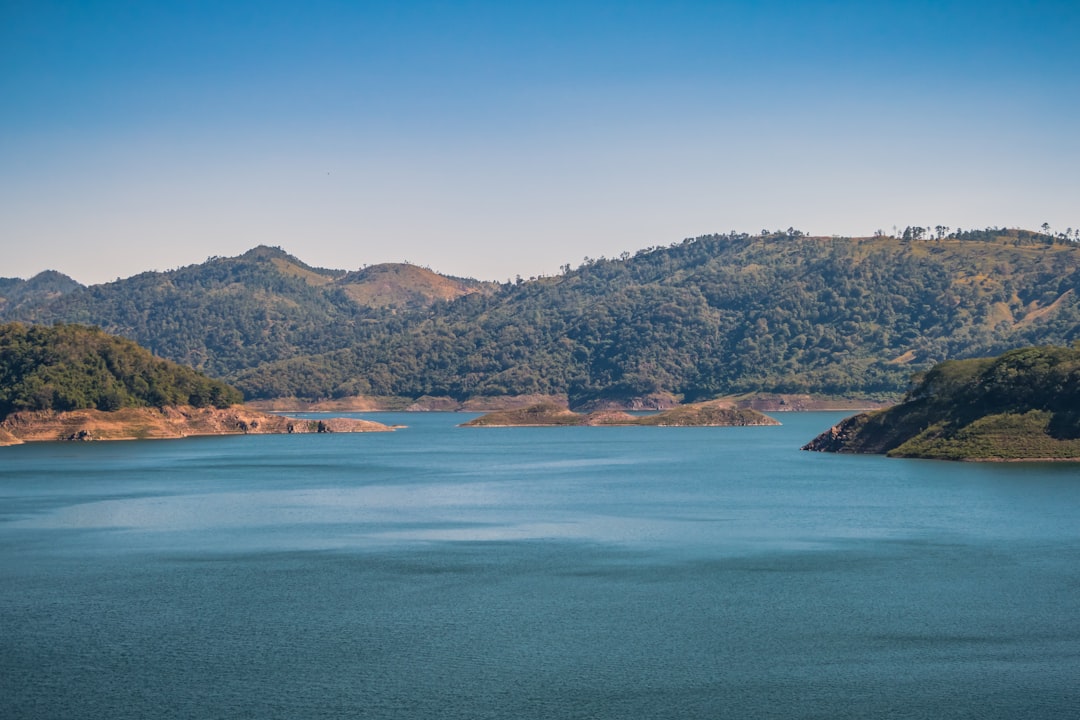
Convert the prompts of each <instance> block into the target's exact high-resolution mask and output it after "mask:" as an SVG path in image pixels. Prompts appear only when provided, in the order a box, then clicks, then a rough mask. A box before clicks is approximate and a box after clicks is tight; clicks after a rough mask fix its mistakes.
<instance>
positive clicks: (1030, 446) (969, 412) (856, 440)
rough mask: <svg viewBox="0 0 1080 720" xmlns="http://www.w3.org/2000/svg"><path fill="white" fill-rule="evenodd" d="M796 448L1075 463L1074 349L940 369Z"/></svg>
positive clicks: (1079, 389)
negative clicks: (895, 400) (882, 406)
mask: <svg viewBox="0 0 1080 720" xmlns="http://www.w3.org/2000/svg"><path fill="white" fill-rule="evenodd" d="M803 449H804V450H820V451H826V452H855V453H886V454H889V455H893V456H897V457H923V458H935V459H942V460H1023V459H1026V460H1047V459H1059V460H1060V459H1069V460H1076V459H1078V458H1080V350H1076V349H1071V348H1063V347H1033V348H1020V349H1017V350H1011V351H1009V352H1007V353H1005V354H1003V355H1001V356H1000V357H997V358H975V359H969V360H954V361H949V362H944V363H941V364H939V365H937V366H935V367H934V368H933V369H932V370H930V371H929V372H927V373H926V374H925V376H924V377H922V378H920V380H919V382H918V383H917V384H916V385H915V386H914V387H913V388H912V390H911V391H910V392H909V393H908V395H907V397H906V398H905V399H904V402H902V403H900V404H899V405H896V406H894V407H891V408H888V409H887V410H881V411H878V412H874V413H865V414H862V415H856V416H854V417H851V418H848V419H847V420H844V421H843V422H842V423H840V424H839V425H837V426H836V427H834V428H832V429H831V430H829V431H827V432H825V433H822V434H821V435H819V436H818V437H817V438H815V439H814V440H813V441H812V442H810V443H809V444H808V445H806V446H805V447H804V448H803Z"/></svg>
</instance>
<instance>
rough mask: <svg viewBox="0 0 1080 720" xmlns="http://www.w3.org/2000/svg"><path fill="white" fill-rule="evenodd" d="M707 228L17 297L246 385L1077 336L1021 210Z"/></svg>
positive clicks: (860, 356)
mask: <svg viewBox="0 0 1080 720" xmlns="http://www.w3.org/2000/svg"><path fill="white" fill-rule="evenodd" d="M898 235H899V236H898V237H887V236H884V235H879V236H875V237H872V238H835V237H833V238H823V237H807V236H805V235H804V234H803V233H801V232H798V231H796V230H793V229H789V230H788V231H783V232H762V233H761V234H760V235H754V236H751V235H746V234H740V233H730V234H726V235H707V236H702V237H698V238H694V239H690V240H686V241H684V242H681V243H676V244H674V245H672V246H670V247H654V248H649V249H646V250H642V251H641V252H638V253H637V254H635V255H631V254H630V253H624V254H623V255H622V256H621V257H619V258H617V259H604V258H601V259H598V260H593V259H586V261H585V262H584V263H583V264H582V265H581V266H580V267H578V268H577V269H576V270H572V269H571V268H570V267H569V266H565V267H564V269H563V273H562V274H561V275H559V276H556V277H541V278H533V279H530V280H522V281H518V282H514V283H506V284H503V285H493V284H484V283H477V282H476V281H466V280H460V279H453V278H444V277H442V276H438V275H435V274H434V273H431V272H430V271H423V270H422V269H420V268H415V267H413V266H375V267H374V268H369V269H366V270H364V271H360V272H356V273H346V272H344V271H337V270H326V269H321V268H312V267H309V266H306V265H304V264H303V263H301V262H300V261H299V260H297V259H296V258H293V257H291V256H289V255H287V254H286V253H284V252H283V251H281V250H278V249H273V248H265V247H264V248H256V249H255V250H252V251H250V252H248V253H246V254H244V255H243V256H240V257H237V258H212V259H210V260H208V261H207V262H206V263H204V264H202V265H196V266H191V267H186V268H181V269H178V270H173V271H170V272H166V273H144V274H142V275H138V276H136V277H133V278H129V279H127V280H121V281H117V282H115V283H109V284H107V285H100V286H94V287H89V288H82V289H77V290H74V291H72V292H68V293H65V294H63V295H61V296H59V297H52V298H41V299H39V301H38V302H36V303H29V304H28V303H26V302H23V303H22V304H21V305H20V306H19V307H18V308H14V309H12V310H11V311H5V310H4V309H3V308H2V307H0V317H7V318H8V319H13V320H23V321H29V322H40V323H51V322H82V323H92V324H96V325H100V326H102V327H103V328H104V329H105V330H106V331H108V332H112V333H116V334H119V335H123V336H124V337H129V338H131V339H134V340H136V341H137V342H139V343H140V344H142V345H144V346H145V347H149V348H151V349H152V350H153V351H154V352H155V353H156V354H158V355H160V356H162V357H167V358H169V359H172V360H174V361H177V362H180V363H183V364H186V365H190V366H191V367H194V368H197V369H199V370H202V371H204V372H207V373H208V374H210V375H212V376H214V377H219V378H223V379H225V380H228V381H229V382H231V383H232V384H234V385H235V386H237V387H239V388H240V389H241V390H242V391H243V392H244V394H245V396H246V397H248V398H249V399H255V398H281V397H295V398H301V399H307V400H321V399H335V398H343V397H349V396H355V395H367V396H380V397H398V398H410V399H415V398H420V397H424V396H432V397H449V398H453V399H454V400H456V401H464V400H467V399H469V398H477V397H494V396H503V395H548V396H566V397H568V398H569V400H570V405H571V407H574V408H582V407H598V406H603V405H605V404H612V403H614V404H620V403H628V402H632V401H634V400H639V399H641V398H647V397H650V396H656V395H661V394H667V395H674V396H677V397H680V398H682V399H683V400H684V401H687V402H693V401H697V400H702V399H706V398H713V397H718V396H721V395H735V394H742V393H755V392H756V393H788V394H809V393H813V394H822V395H832V396H840V395H843V396H862V397H868V398H877V399H895V398H896V397H898V396H899V395H900V394H901V393H903V392H904V390H905V388H906V387H907V384H908V378H909V377H910V376H911V374H912V372H915V371H924V370H927V369H929V368H930V367H932V366H933V365H934V364H936V363H938V362H941V361H943V360H948V359H957V358H966V357H974V356H983V355H996V354H999V353H1001V352H1004V351H1006V350H1008V349H1010V348H1014V347H1019V346H1026V345H1043V344H1055V345H1058V344H1060V345H1065V344H1068V343H1071V342H1072V341H1074V340H1077V339H1080V244H1077V243H1075V242H1073V241H1072V240H1071V239H1070V238H1067V237H1052V236H1050V235H1047V234H1041V233H1034V232H1028V231H1021V230H999V229H996V228H990V229H987V230H978V231H960V230H958V231H955V232H953V233H948V234H946V228H943V227H940V226H939V227H937V228H935V229H934V231H930V230H928V229H925V228H906V229H905V230H904V232H903V233H902V234H901V233H898Z"/></svg>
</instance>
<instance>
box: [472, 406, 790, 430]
mask: <svg viewBox="0 0 1080 720" xmlns="http://www.w3.org/2000/svg"><path fill="white" fill-rule="evenodd" d="M779 424H780V423H779V422H778V421H777V420H775V419H773V418H771V417H769V416H768V415H765V414H763V413H760V412H758V411H757V410H751V409H750V408H742V407H736V406H735V405H734V404H732V403H731V402H729V401H726V400H712V401H708V402H701V403H688V404H686V405H680V406H678V407H675V408H672V409H670V410H664V411H663V412H659V413H656V414H655V415H631V414H630V413H626V412H620V411H612V410H599V411H597V412H592V413H587V414H583V413H576V412H573V411H572V410H569V409H567V408H565V407H563V406H561V405H556V404H554V403H539V404H535V405H530V406H528V407H524V408H519V409H516V410H497V411H495V412H490V413H488V414H486V415H481V416H480V417H478V418H476V419H474V420H470V421H469V422H467V423H463V424H462V427H583V426H591V427H596V426H609V427H610V426H629V425H633V426H652V427H747V426H766V425H779Z"/></svg>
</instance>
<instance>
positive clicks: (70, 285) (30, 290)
mask: <svg viewBox="0 0 1080 720" xmlns="http://www.w3.org/2000/svg"><path fill="white" fill-rule="evenodd" d="M81 287H82V285H80V284H79V283H78V282H76V281H75V280H72V279H71V278H69V277H68V276H67V275H64V274H63V273H58V272H56V271H55V270H45V271H44V272H40V273H38V274H37V275H35V276H34V277H32V278H30V279H29V280H23V279H21V278H0V316H2V315H4V314H12V313H17V312H19V310H20V309H22V308H24V307H27V306H33V305H38V304H41V303H47V302H49V301H51V300H55V299H56V298H58V297H60V296H62V295H66V294H67V293H70V292H74V291H75V290H78V289H79V288H81Z"/></svg>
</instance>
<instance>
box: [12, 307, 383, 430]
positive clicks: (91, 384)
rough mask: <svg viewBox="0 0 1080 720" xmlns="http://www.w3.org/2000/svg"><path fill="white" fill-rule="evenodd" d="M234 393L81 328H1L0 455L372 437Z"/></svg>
mask: <svg viewBox="0 0 1080 720" xmlns="http://www.w3.org/2000/svg"><path fill="white" fill-rule="evenodd" d="M242 399H243V397H242V395H241V394H240V392H239V391H238V390H236V389H235V388H233V387H231V386H229V385H227V384H225V383H223V382H221V381H218V380H213V379H211V378H209V377H207V376H205V375H203V374H202V373H199V372H197V371H195V370H193V369H192V368H189V367H185V366H183V365H179V364H177V363H173V362H170V361H168V360H162V359H161V358H157V357H154V355H153V354H151V353H150V352H149V351H148V350H146V349H145V348H142V347H140V346H138V345H137V344H135V343H134V342H132V341H130V340H126V339H124V338H120V337H116V336H113V335H109V334H107V333H105V332H104V331H102V330H100V329H98V328H90V327H84V326H80V325H54V326H41V325H33V326H25V325H22V324H19V323H10V324H6V325H0V446H3V445H17V444H20V443H24V442H40V441H63V440H80V441H85V440H135V439H161V438H181V437H189V436H194V435H239V434H290V433H328V432H372V431H385V430H391V429H392V428H389V427H387V426H385V425H382V424H380V423H377V422H371V421H369V420H357V419H349V418H333V419H325V420H301V419H295V418H288V417H282V416H280V415H274V414H271V413H265V412H260V411H257V410H253V409H250V408H246V407H244V406H242V405H240V402H241V401H242Z"/></svg>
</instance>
